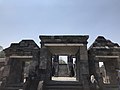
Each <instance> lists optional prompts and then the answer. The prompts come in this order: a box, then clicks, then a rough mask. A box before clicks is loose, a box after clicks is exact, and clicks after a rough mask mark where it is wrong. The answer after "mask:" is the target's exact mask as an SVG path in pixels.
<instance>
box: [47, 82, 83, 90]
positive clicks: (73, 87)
mask: <svg viewBox="0 0 120 90" xmlns="http://www.w3.org/2000/svg"><path fill="white" fill-rule="evenodd" d="M45 90H83V89H82V85H81V84H80V83H79V82H76V81H51V82H48V83H47V84H46V87H45Z"/></svg>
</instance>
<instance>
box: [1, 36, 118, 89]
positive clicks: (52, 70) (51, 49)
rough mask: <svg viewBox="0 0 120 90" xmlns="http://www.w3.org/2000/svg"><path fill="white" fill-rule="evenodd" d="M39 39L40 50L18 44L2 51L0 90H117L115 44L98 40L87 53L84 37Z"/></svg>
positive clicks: (28, 43)
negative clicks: (63, 58) (63, 57)
mask: <svg viewBox="0 0 120 90" xmlns="http://www.w3.org/2000/svg"><path fill="white" fill-rule="evenodd" d="M39 38H40V47H39V46H38V45H37V44H36V43H35V42H34V41H33V40H22V41H21V42H19V43H12V44H11V46H10V47H9V48H6V49H4V52H5V55H6V61H5V65H4V70H3V73H2V77H1V78H2V84H1V86H0V90H118V86H119V84H118V82H119V81H118V79H119V77H120V76H119V71H120V64H119V63H120V58H119V57H120V47H119V45H118V44H116V43H113V42H111V41H110V40H106V39H105V38H104V37H102V36H99V37H98V38H97V39H96V40H95V42H94V43H93V44H92V45H91V47H90V48H89V49H88V50H87V43H88V42H87V40H88V38H89V36H88V35H84V36H83V35H57V36H46V35H40V36H39ZM60 56H65V57H66V58H67V59H66V63H61V61H60ZM91 80H92V81H91Z"/></svg>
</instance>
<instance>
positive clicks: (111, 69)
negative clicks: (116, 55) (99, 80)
mask: <svg viewBox="0 0 120 90" xmlns="http://www.w3.org/2000/svg"><path fill="white" fill-rule="evenodd" d="M115 63H116V62H115V61H111V62H105V67H106V73H107V75H108V76H109V79H110V84H112V85H116V84H117V71H116V69H115V65H117V63H116V64H115Z"/></svg>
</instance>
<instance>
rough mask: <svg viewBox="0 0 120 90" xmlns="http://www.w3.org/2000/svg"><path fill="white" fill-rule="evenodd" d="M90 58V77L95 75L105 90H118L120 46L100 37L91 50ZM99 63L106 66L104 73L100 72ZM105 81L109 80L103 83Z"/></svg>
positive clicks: (89, 52) (89, 51)
mask: <svg viewBox="0 0 120 90" xmlns="http://www.w3.org/2000/svg"><path fill="white" fill-rule="evenodd" d="M88 56H89V71H90V75H91V74H93V75H95V77H96V79H97V80H98V82H99V84H100V86H101V88H103V87H104V90H117V88H118V80H117V78H118V77H120V76H118V73H119V72H118V71H119V70H120V46H119V45H118V44H117V43H113V42H111V41H110V40H106V39H105V38H104V37H102V36H99V37H98V38H97V39H96V40H95V42H94V43H93V44H92V45H91V47H90V48H89V50H88ZM99 62H103V64H104V67H105V72H104V73H103V72H100V68H99ZM103 74H104V75H103ZM101 77H102V78H101ZM104 79H107V82H103V80H104ZM119 82H120V81H119Z"/></svg>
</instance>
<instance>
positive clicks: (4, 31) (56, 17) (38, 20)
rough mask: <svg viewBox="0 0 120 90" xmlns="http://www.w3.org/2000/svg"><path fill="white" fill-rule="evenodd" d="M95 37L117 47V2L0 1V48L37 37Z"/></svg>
mask: <svg viewBox="0 0 120 90" xmlns="http://www.w3.org/2000/svg"><path fill="white" fill-rule="evenodd" d="M41 34H42V35H43V34H44V35H46V34H47V35H56V34H57V35H62V34H67V35H69V34H70V35H73V34H74V35H76V34H77V35H89V40H88V42H89V44H88V45H91V43H92V42H93V41H94V40H95V38H96V37H97V36H98V35H103V36H104V37H106V38H107V39H110V40H112V41H113V42H117V43H119V44H120V35H119V34H120V0H0V45H1V46H3V47H4V48H6V47H9V46H10V44H11V42H16V43H18V42H20V41H21V40H22V39H33V40H34V41H35V42H36V43H37V44H38V45H39V42H40V40H39V35H41Z"/></svg>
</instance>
